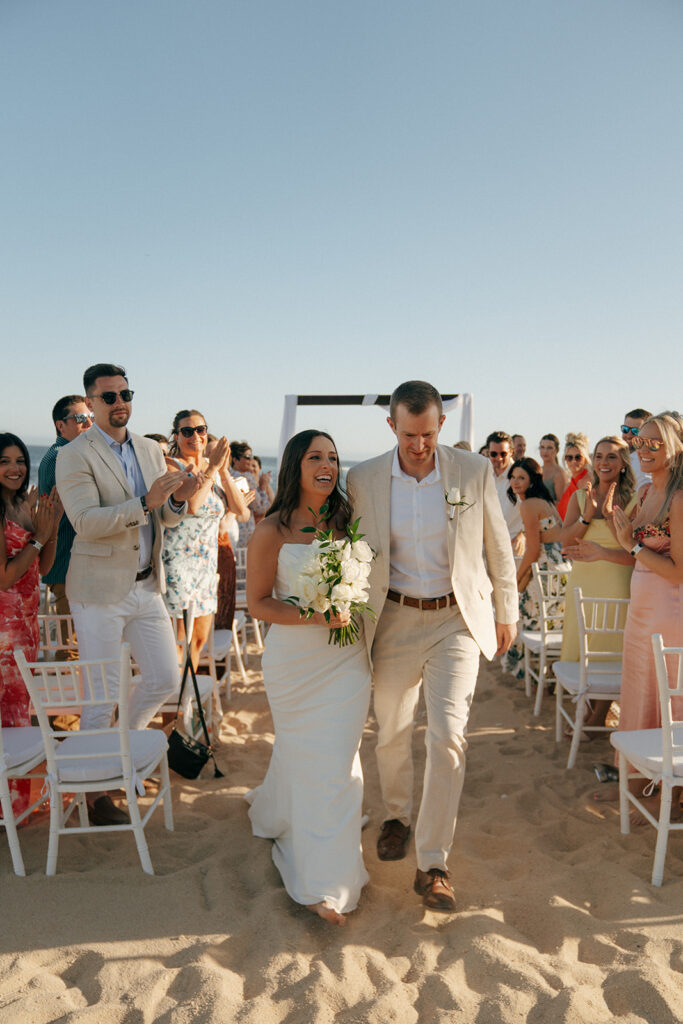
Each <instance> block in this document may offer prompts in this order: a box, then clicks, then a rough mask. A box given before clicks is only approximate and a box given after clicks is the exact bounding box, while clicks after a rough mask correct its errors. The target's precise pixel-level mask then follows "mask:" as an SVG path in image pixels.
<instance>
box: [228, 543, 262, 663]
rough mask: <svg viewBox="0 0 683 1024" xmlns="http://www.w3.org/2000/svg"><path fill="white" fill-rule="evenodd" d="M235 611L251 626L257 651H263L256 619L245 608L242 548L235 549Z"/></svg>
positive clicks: (245, 567)
mask: <svg viewBox="0 0 683 1024" xmlns="http://www.w3.org/2000/svg"><path fill="white" fill-rule="evenodd" d="M235 572H236V590H235V610H236V611H240V612H243V613H244V615H245V618H246V622H247V624H248V625H250V626H251V628H252V632H253V634H254V641H255V643H256V647H257V648H258V650H259V651H262V650H263V637H262V635H261V626H260V623H259V621H258V619H255V618H253V616H251V615H250V614H249V608H248V607H247V549H246V548H244V547H238V548H235Z"/></svg>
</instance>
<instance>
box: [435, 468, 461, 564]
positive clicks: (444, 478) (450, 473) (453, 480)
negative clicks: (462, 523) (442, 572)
mask: <svg viewBox="0 0 683 1024" xmlns="http://www.w3.org/2000/svg"><path fill="white" fill-rule="evenodd" d="M439 465H440V467H441V483H442V485H443V492H444V499H443V506H444V515H445V516H446V529H447V531H448V560H449V563H450V568H451V577H452V576H453V567H454V565H455V545H456V541H457V537H458V524H459V519H460V512H461V508H458V507H457V506H456V508H455V511H454V512H453V518H452V519H451V507H450V505H449V504H448V502H447V501H446V494H447V493H448V492H449V491H450V490H451V488H453V487H455V488H456V489H457V491H458V501H460V500H461V498H462V494H461V492H460V481H461V475H462V474H461V467H460V466H458V465H456V464H454V463H453V462H451V460H450V459H446V458H445V457H443V456H441V457H440V458H439Z"/></svg>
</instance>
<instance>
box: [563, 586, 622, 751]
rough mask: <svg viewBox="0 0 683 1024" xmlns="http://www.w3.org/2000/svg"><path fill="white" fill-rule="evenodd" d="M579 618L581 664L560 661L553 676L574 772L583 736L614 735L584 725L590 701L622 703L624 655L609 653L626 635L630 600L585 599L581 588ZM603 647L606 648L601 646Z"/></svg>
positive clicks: (576, 590)
mask: <svg viewBox="0 0 683 1024" xmlns="http://www.w3.org/2000/svg"><path fill="white" fill-rule="evenodd" d="M574 600H575V602H576V618H577V621H578V627H579V660H578V661H556V662H555V663H554V664H553V673H554V674H555V679H556V681H557V686H556V689H555V739H556V741H557V742H558V743H559V742H560V741H561V739H562V723H563V722H566V723H567V724H568V725H569V727H570V729H571V732H572V742H571V747H570V748H569V757H568V758H567V768H573V767H574V765H575V764H576V757H577V754H578V752H579V743H580V741H581V733H582V732H589V731H590V732H610V731H611V729H610V727H609V726H606V725H591V726H587V725H584V724H583V721H584V718H585V715H586V710H587V708H588V706H589V702H590V700H610V701H611V700H618V699H619V693H620V691H621V666H622V663H621V655H620V654H616V653H615V652H614V650H609V642H608V643H605V641H606V640H607V638H608V637H609V638H610V642H611V643H613V642H614V641H613V638H614V637H615V636H619V635H623V632H624V625H625V623H626V615H627V612H628V605H629V601H628V598H623V597H620V598H617V597H609V598H607V597H584V596H583V594H582V593H581V587H574ZM601 644H602V646H601ZM565 696H567V697H569V698H570V700H572V701H573V703H574V706H575V711H574V715H573V716H572V715H571V714H569V713H568V711H567V710H566V708H565V707H564V698H565Z"/></svg>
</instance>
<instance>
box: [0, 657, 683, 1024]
mask: <svg viewBox="0 0 683 1024" xmlns="http://www.w3.org/2000/svg"><path fill="white" fill-rule="evenodd" d="M249 676H250V684H249V686H246V687H245V686H243V685H242V684H241V683H240V684H239V685H235V686H233V694H232V700H231V702H230V704H229V706H228V708H227V710H226V714H225V717H224V720H223V726H222V733H221V739H222V743H221V747H220V752H219V758H218V760H219V763H220V765H221V767H222V769H223V771H224V772H225V778H224V779H214V778H213V777H211V772H210V771H207V777H206V778H202V779H200V780H196V781H191V782H190V781H186V780H183V779H180V778H179V777H177V776H174V780H175V781H174V812H175V832H173V833H167V832H166V831H165V830H164V828H163V824H162V817H161V814H159V815H158V817H157V818H156V819H153V820H152V822H151V824H150V826H149V827H148V829H147V836H148V841H149V846H150V852H151V856H152V861H153V864H154V867H155V871H156V875H155V876H154V877H149V876H146V875H145V874H143V872H142V870H141V869H140V866H139V862H138V858H137V854H136V851H135V845H134V841H133V837H132V835H123V836H121V835H113V836H111V838H109V837H108V836H101V835H99V836H94V837H92V838H90V837H88V838H83V837H74V838H64V839H63V840H62V842H61V850H60V858H59V864H58V874H57V876H56V877H55V878H51V879H48V878H46V877H45V875H44V873H43V872H44V868H45V855H46V847H47V818H46V817H43V818H42V819H41V820H37V821H34V822H33V823H32V824H31V826H30V827H28V828H25V829H23V830H22V832H21V836H20V839H21V844H22V850H23V854H24V859H25V862H26V868H27V872H28V877H26V878H17V877H15V876H14V875H13V874H12V869H11V861H10V856H9V850H8V847H7V843H6V841H5V839H4V837H2V838H1V839H0V877H1V880H2V883H1V884H2V889H1V893H2V936H1V938H0V946H1V948H0V1024H24V1022H25V1024H47V1022H57V1021H59V1022H60V1024H72V1022H73V1024H75V1022H78V1024H86V1022H92V1024H152V1022H155V1024H157V1022H158V1024H190V1022H192V1024H228V1022H232V1021H235V1022H240V1024H276V1022H277V1024H280V1022H282V1024H285V1022H286V1024H328V1022H339V1024H366V1022H367V1024H393V1022H396V1024H413V1022H424V1024H445V1022H449V1024H450V1022H458V1024H460V1022H463V1024H465V1022H467V1024H499V1022H500V1024H517V1022H522V1021H524V1022H528V1024H579V1022H581V1024H585V1022H590V1024H602V1022H605V1024H608V1022H610V1024H613V1022H614V1021H619V1022H620V1024H641V1022H648V1024H675V1022H680V1021H682V1020H683V836H681V835H680V834H678V835H674V836H672V837H671V839H670V851H669V855H668V858H667V864H666V870H665V876H664V885H663V886H662V888H661V889H657V888H653V887H652V886H651V885H650V881H649V879H650V873H651V869H652V857H653V852H654V831H653V830H652V829H649V828H648V829H641V830H639V831H637V832H633V833H632V834H631V835H630V836H621V835H620V832H619V827H618V819H617V810H616V807H615V806H612V805H607V804H597V803H594V802H593V801H592V800H591V794H592V792H593V791H594V790H595V788H596V783H595V777H594V775H593V772H592V769H591V764H592V762H593V761H595V760H598V761H604V760H609V759H610V757H611V754H610V751H611V748H610V747H609V743H608V741H607V740H604V739H600V740H596V741H593V742H592V743H586V744H582V746H581V752H580V755H579V763H578V767H577V768H576V770H574V771H571V772H567V771H565V769H564V764H565V762H566V753H567V752H566V748H565V745H564V744H563V745H562V746H556V744H555V742H554V740H553V729H552V725H553V721H552V712H553V701H552V700H550V699H548V700H546V702H545V706H544V708H543V711H542V715H541V718H540V719H538V720H533V719H532V716H531V709H530V706H529V702H528V701H527V700H526V698H525V697H524V694H523V691H522V689H521V684H518V683H512V682H511V681H510V680H509V679H508V678H507V677H503V676H502V675H501V673H500V671H499V669H498V668H497V667H494V666H490V665H488V664H485V663H482V668H481V672H480V677H479V683H478V688H477V693H476V696H475V702H474V706H473V711H472V716H471V720H470V733H469V742H470V747H469V755H468V774H467V779H466V782H465V791H464V795H463V799H462V804H461V812H460V820H459V823H458V828H457V832H456V841H455V846H454V849H453V854H452V857H451V864H450V867H451V875H452V880H453V884H454V888H455V891H456V896H457V899H458V907H459V910H458V912H457V913H456V914H447V915H444V914H438V913H435V912H432V911H427V910H424V908H423V907H422V906H421V904H420V902H419V899H418V897H417V896H415V895H414V894H413V892H412V882H413V878H414V874H415V861H414V854H413V848H412V845H411V849H410V853H409V855H408V858H407V859H406V860H404V861H400V862H396V863H382V862H380V861H378V859H377V856H376V853H375V842H376V838H377V829H378V826H379V824H380V823H381V820H382V808H381V803H380V799H379V788H378V781H377V772H376V768H375V760H374V744H375V724H374V720H373V719H372V718H371V719H370V720H369V722H368V725H367V727H366V732H365V738H364V742H363V749H362V755H363V764H364V770H365V778H366V797H365V807H366V810H367V813H368V814H369V815H370V824H369V825H368V827H367V828H366V830H365V831H364V833H363V845H364V850H365V860H366V864H367V867H368V870H369V872H370V876H371V882H370V885H369V886H367V888H366V889H365V890H364V894H363V898H362V901H361V905H360V907H359V909H358V910H357V911H356V912H355V913H354V914H352V915H350V916H349V919H348V923H347V925H346V927H344V928H334V927H331V926H329V925H326V924H325V923H324V922H322V921H320V920H319V919H317V918H315V917H314V916H313V915H312V914H311V913H310V912H308V911H306V910H305V909H303V908H301V907H299V906H297V905H296V904H294V903H292V902H291V900H290V899H289V898H288V896H287V894H286V893H285V891H284V889H283V888H282V886H281V883H280V880H279V876H278V874H277V872H276V870H275V868H274V866H273V864H272V861H271V857H270V843H269V842H268V841H265V840H261V839H254V838H253V837H252V835H251V831H250V828H249V820H248V818H247V807H246V804H245V802H244V800H243V799H242V797H243V794H244V793H245V792H246V791H247V790H248V789H249V788H250V787H251V786H252V785H254V784H255V783H258V782H259V781H260V780H261V778H262V777H263V775H264V773H265V770H266V767H267V764H268V760H269V756H270V751H271V745H272V742H273V735H272V723H271V719H270V714H269V711H268V705H267V701H266V698H265V694H264V691H263V687H262V683H261V676H260V672H259V671H258V659H257V658H255V657H253V656H252V658H251V663H250V669H249ZM424 726H425V718H424V712H423V711H421V712H420V716H419V720H418V728H417V729H416V732H415V758H416V764H417V773H416V776H417V780H418V784H419V785H421V780H422V766H423V764H424Z"/></svg>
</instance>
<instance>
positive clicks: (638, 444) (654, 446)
mask: <svg viewBox="0 0 683 1024" xmlns="http://www.w3.org/2000/svg"><path fill="white" fill-rule="evenodd" d="M663 444H664V442H663V441H658V440H656V439H655V438H654V437H639V436H638V435H637V434H636V436H635V437H634V438H633V447H634V448H635V449H636V451H638V449H640V448H647V450H648V451H650V452H658V451H659V449H660V448H661V447H662V445H663Z"/></svg>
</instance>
